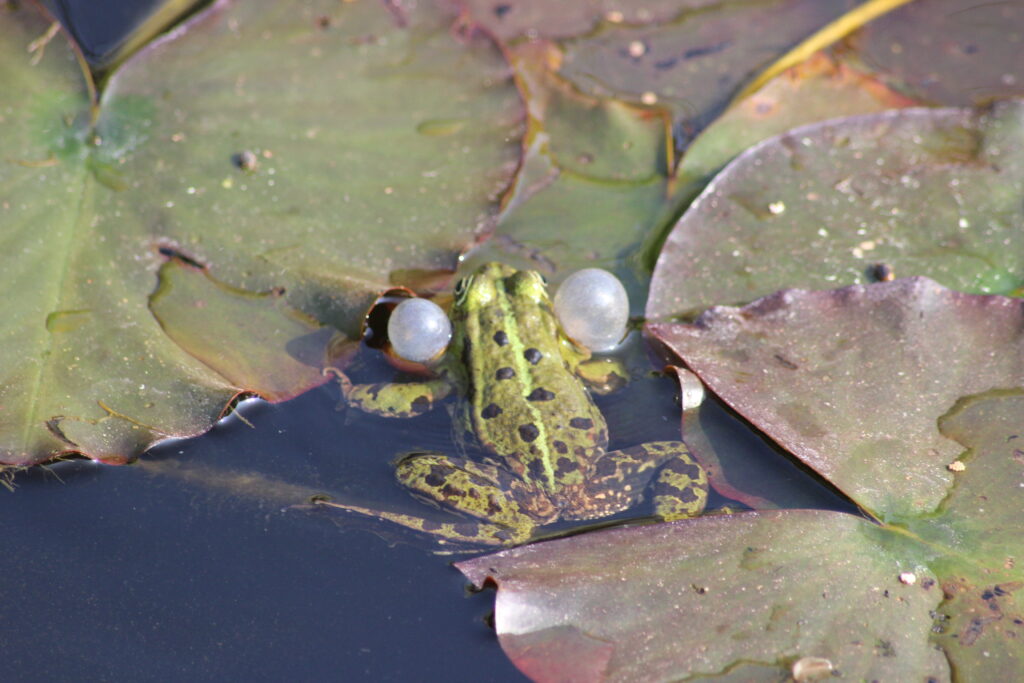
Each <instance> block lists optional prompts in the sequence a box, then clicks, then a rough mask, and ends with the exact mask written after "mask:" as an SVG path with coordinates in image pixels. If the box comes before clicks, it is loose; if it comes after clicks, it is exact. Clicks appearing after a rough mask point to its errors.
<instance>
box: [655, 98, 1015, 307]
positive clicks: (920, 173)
mask: <svg viewBox="0 0 1024 683" xmlns="http://www.w3.org/2000/svg"><path fill="white" fill-rule="evenodd" d="M1022 108H1024V104H1022V103H1021V102H1017V101H1011V102H1006V103H1003V104H1002V105H1000V106H997V107H995V108H994V109H993V110H992V111H991V112H986V113H978V112H975V111H973V110H968V109H906V110H899V111H893V112H885V113H881V114H874V115H864V116H854V117H849V118H845V119H836V120H832V121H826V122H823V123H819V124H812V125H809V126H805V127H803V128H797V129H795V130H792V131H789V132H788V133H785V134H783V135H780V136H777V137H775V138H772V139H770V140H767V141H765V142H763V143H761V144H759V145H757V146H756V147H754V148H752V149H750V150H748V151H747V152H744V153H743V154H742V155H741V156H739V157H737V159H736V160H735V161H733V163H731V164H730V165H729V166H728V167H726V169H725V170H724V171H722V173H720V174H719V175H718V176H717V177H716V178H715V180H714V181H713V182H712V183H711V184H710V185H709V186H708V187H707V189H706V190H705V191H704V193H703V194H702V195H701V196H700V197H699V198H698V199H697V200H696V201H695V202H694V203H693V204H692V205H691V207H690V209H689V210H688V211H687V212H686V213H685V214H684V215H683V217H682V218H681V219H680V220H679V223H678V224H677V225H676V226H675V228H674V229H673V231H672V233H671V234H670V235H669V237H668V239H667V240H666V242H665V246H664V249H663V251H662V254H661V256H660V257H659V259H658V264H657V266H656V268H655V272H654V277H653V280H652V283H651V295H650V299H649V300H648V303H647V316H648V317H649V318H664V317H670V316H683V315H693V314H694V313H696V312H699V311H700V310H703V309H704V308H707V307H708V306H710V305H713V304H721V303H742V302H746V301H751V300H753V299H755V298H757V297H759V296H764V295H766V294H769V293H771V292H774V291H777V290H779V289H783V288H786V287H793V286H801V287H817V288H828V287H835V286H840V285H844V284H852V283H864V282H870V281H871V280H872V277H873V275H874V274H875V273H876V272H877V271H878V266H879V264H882V265H883V267H884V268H887V269H889V270H891V271H893V272H895V274H896V276H897V277H903V276H908V275H925V276H928V277H931V278H933V279H935V280H938V281H939V282H941V283H942V284H944V285H946V286H949V287H953V288H956V289H961V290H965V291H973V292H982V293H985V292H995V293H1003V292H1010V291H1012V290H1014V289H1015V288H1016V287H1019V286H1020V285H1021V283H1022V282H1024V231H1021V230H1020V225H1021V224H1022V222H1024V205H1022V204H1021V202H1020V197H1021V196H1022V194H1024V145H1021V144H1020V142H1021V140H1024V127H1022V125H1024V124H1022V121H1024V117H1022V115H1021V111H1022ZM683 283H685V286H684V285H683Z"/></svg>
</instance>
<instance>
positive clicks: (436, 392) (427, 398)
mask: <svg viewBox="0 0 1024 683" xmlns="http://www.w3.org/2000/svg"><path fill="white" fill-rule="evenodd" d="M337 375H338V383H339V384H341V395H342V396H343V397H344V398H345V402H346V403H347V404H348V405H349V406H351V407H353V408H358V409H359V410H362V411H363V412H366V413H371V414H373V415H379V416H381V417H416V416H417V415H422V414H423V413H426V412H427V411H429V410H431V409H432V408H433V407H434V406H435V405H436V404H437V402H438V401H442V400H444V398H445V397H447V396H448V394H450V393H451V388H452V385H451V383H450V382H448V381H447V380H444V379H433V380H426V381H423V382H406V383H397V382H380V383H377V384H353V383H352V382H351V381H350V380H349V378H348V377H346V376H345V375H343V374H341V373H337Z"/></svg>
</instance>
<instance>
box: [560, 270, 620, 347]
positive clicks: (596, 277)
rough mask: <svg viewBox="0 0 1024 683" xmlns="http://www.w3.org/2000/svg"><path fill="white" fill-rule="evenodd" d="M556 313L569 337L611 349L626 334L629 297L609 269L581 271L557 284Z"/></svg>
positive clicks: (585, 344) (593, 345)
mask: <svg viewBox="0 0 1024 683" xmlns="http://www.w3.org/2000/svg"><path fill="white" fill-rule="evenodd" d="M554 304H555V315H557V316H558V321H559V322H560V323H561V324H562V329H563V330H565V333H566V334H567V335H569V337H570V338H571V339H572V340H573V341H575V342H577V343H579V344H582V345H583V346H585V347H587V348H588V349H590V350H591V351H599V352H600V351H611V350H612V349H614V348H615V347H616V346H618V345H619V342H620V341H622V338H623V337H624V336H626V323H627V322H629V297H628V295H627V294H626V288H625V287H623V286H622V283H621V282H619V278H617V277H615V276H614V275H612V274H611V273H609V272H608V271H607V270H601V269H600V268H584V269H583V270H578V271H576V272H575V273H573V274H572V275H570V276H569V277H567V278H565V281H563V282H562V284H561V285H560V286H559V287H558V292H556V293H555V301H554Z"/></svg>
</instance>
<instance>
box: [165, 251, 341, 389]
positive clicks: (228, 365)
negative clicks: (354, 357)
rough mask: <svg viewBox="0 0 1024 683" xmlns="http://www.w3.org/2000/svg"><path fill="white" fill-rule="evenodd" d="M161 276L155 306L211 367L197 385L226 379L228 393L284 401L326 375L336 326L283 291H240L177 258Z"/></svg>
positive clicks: (171, 331) (178, 338) (173, 334)
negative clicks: (317, 318) (312, 315)
mask: <svg viewBox="0 0 1024 683" xmlns="http://www.w3.org/2000/svg"><path fill="white" fill-rule="evenodd" d="M159 278H160V284H159V286H158V287H157V289H156V291H155V292H154V293H153V295H152V297H150V301H149V308H150V310H151V311H152V312H153V316H154V317H155V318H156V319H157V321H158V322H159V323H160V327H161V328H163V331H164V333H166V334H167V336H168V337H170V338H171V339H172V340H174V342H175V343H176V344H177V345H178V346H180V347H181V348H182V349H184V350H185V351H187V352H188V353H189V355H191V356H192V357H193V358H195V359H196V360H199V361H200V362H202V364H203V365H205V366H206V367H207V368H209V369H210V371H211V372H210V376H207V377H201V378H200V377H196V378H195V379H196V383H197V384H215V383H216V379H215V378H217V377H220V378H222V380H223V384H224V388H225V390H227V391H231V390H235V391H237V389H235V388H236V387H242V388H243V389H244V390H245V391H247V392H251V393H255V394H259V395H260V396H261V397H263V398H265V399H267V400H270V401H284V400H287V399H289V398H292V397H294V396H296V395H298V394H300V393H302V392H303V391H306V390H308V389H310V388H312V387H315V386H318V385H320V384H323V383H324V382H326V381H327V377H326V376H325V375H324V373H323V372H322V370H323V368H324V366H325V361H326V360H327V353H328V351H327V349H328V343H329V342H330V340H331V337H332V335H331V329H330V328H327V327H321V326H320V325H319V324H318V323H317V322H316V321H315V320H312V319H310V318H309V317H308V316H306V315H304V314H302V313H301V312H299V311H296V310H295V309H293V308H291V307H290V306H288V304H287V303H286V302H285V299H284V296H283V292H281V291H280V290H275V291H271V292H266V293H261V294H254V293H252V292H245V291H242V290H239V289H235V288H234V287H229V286H228V285H225V284H224V283H223V282H219V281H218V280H217V279H215V278H214V277H213V276H212V275H210V273H208V272H207V271H206V270H201V269H197V268H194V267H192V266H189V265H187V264H185V263H184V262H182V261H180V260H178V259H172V260H170V261H168V262H167V263H166V264H165V265H164V266H163V267H162V268H161V269H160V274H159Z"/></svg>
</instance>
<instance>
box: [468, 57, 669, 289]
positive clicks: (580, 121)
mask: <svg viewBox="0 0 1024 683" xmlns="http://www.w3.org/2000/svg"><path fill="white" fill-rule="evenodd" d="M507 54H508V56H509V60H510V63H511V64H512V67H513V69H514V72H515V78H516V83H517V85H518V87H519V90H520V92H522V94H523V97H524V100H525V101H526V105H527V111H528V114H529V115H528V123H527V132H526V136H525V139H524V154H523V163H522V166H521V168H520V170H519V173H518V174H517V176H516V179H515V183H514V184H513V187H512V189H511V191H510V192H509V193H508V194H507V195H506V196H505V198H504V206H503V210H502V213H501V215H500V217H499V219H498V225H497V228H496V231H495V235H494V238H493V239H491V240H489V241H487V242H484V243H483V244H481V245H480V246H479V247H478V248H477V249H476V250H474V251H473V252H472V253H470V254H468V255H467V258H466V260H465V261H464V262H463V264H462V267H463V268H464V269H467V268H471V267H473V265H474V264H477V263H480V262H482V261H488V260H500V261H504V262H506V263H510V264H513V265H517V266H520V267H529V268H534V269H538V270H541V271H542V272H544V273H546V274H547V275H548V276H549V278H550V279H551V281H552V284H556V283H558V282H559V281H560V280H561V279H563V278H564V277H565V276H566V275H568V274H569V273H571V272H573V271H574V270H577V269H579V268H584V267H589V266H597V267H602V268H607V269H608V270H612V271H614V272H616V274H617V275H619V276H620V277H621V278H622V279H624V280H625V281H626V285H627V288H628V289H629V292H630V295H631V300H632V301H633V303H634V305H635V306H639V305H640V303H641V302H642V300H643V298H644V295H645V294H646V290H645V288H643V287H641V286H640V284H639V279H638V278H636V277H635V276H634V272H633V270H632V268H631V264H629V263H628V262H625V261H624V260H623V258H622V256H623V254H624V253H625V252H627V251H629V250H631V249H635V248H636V246H637V245H638V244H639V243H640V242H641V240H642V239H643V236H644V235H645V234H646V232H647V231H648V229H649V227H650V225H651V223H652V221H653V220H655V218H656V217H657V216H658V215H659V213H660V211H661V210H662V207H663V206H664V203H665V196H666V193H667V187H668V174H669V172H670V169H671V167H672V165H673V162H672V154H671V147H670V144H669V140H670V138H671V132H670V125H669V123H670V122H669V118H668V115H667V112H665V111H664V110H662V109H659V108H648V107H635V106H632V105H629V104H625V103H622V102H618V101H616V100H613V99H608V98H601V97H593V96H589V95H583V94H580V93H579V92H577V91H576V90H575V89H573V88H572V86H571V85H570V84H568V83H566V82H565V80H564V79H562V78H561V77H559V76H558V75H557V73H555V70H554V69H555V68H556V67H557V64H558V63H559V60H560V59H561V52H560V51H559V50H558V48H557V47H556V46H555V45H554V44H552V43H549V42H545V41H536V42H532V43H526V44H523V45H516V46H514V47H510V48H508V50H507Z"/></svg>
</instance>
